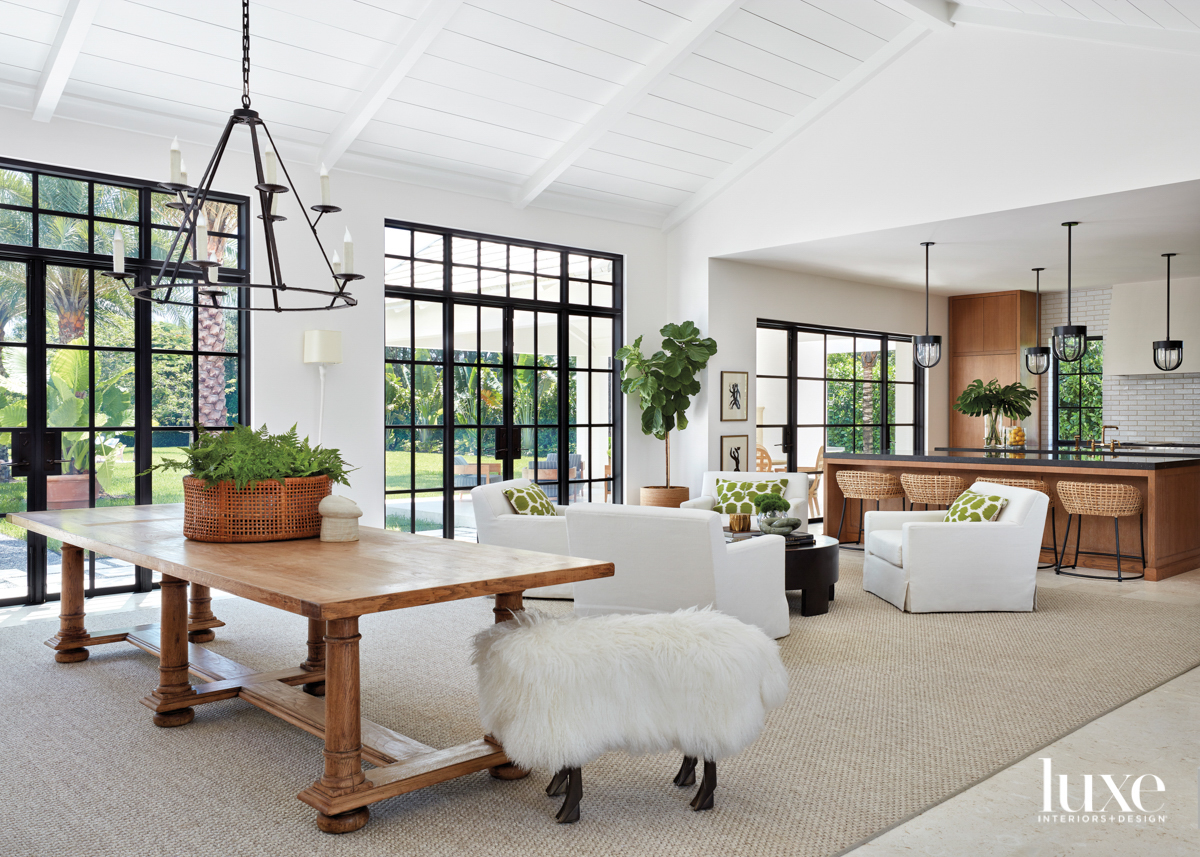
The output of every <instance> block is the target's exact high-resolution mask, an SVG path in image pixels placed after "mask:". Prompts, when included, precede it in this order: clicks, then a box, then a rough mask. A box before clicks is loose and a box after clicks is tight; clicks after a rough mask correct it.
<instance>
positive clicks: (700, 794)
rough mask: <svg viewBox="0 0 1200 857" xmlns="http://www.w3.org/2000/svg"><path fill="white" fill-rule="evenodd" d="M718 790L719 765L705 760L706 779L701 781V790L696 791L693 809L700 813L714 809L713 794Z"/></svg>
mask: <svg viewBox="0 0 1200 857" xmlns="http://www.w3.org/2000/svg"><path fill="white" fill-rule="evenodd" d="M716 790H717V763H716V762H710V761H709V760H708V759H705V760H704V779H702V780H701V781H700V788H699V789H698V790H697V791H696V796H695V797H694V798H692V809H694V810H696V811H697V812H699V811H700V810H702V809H712V808H713V793H714V792H715V791H716Z"/></svg>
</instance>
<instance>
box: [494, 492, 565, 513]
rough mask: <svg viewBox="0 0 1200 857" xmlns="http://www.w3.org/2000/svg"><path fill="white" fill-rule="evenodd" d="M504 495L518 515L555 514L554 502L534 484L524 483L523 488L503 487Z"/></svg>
mask: <svg viewBox="0 0 1200 857" xmlns="http://www.w3.org/2000/svg"><path fill="white" fill-rule="evenodd" d="M504 496H505V497H507V498H508V502H509V503H511V504H512V507H513V511H514V512H516V513H517V514H518V515H556V514H558V513H557V512H555V511H554V504H553V503H551V502H550V498H549V497H547V496H546V492H545V491H543V490H542V489H541V488H539V487H538V486H536V485H526V486H525V487H524V488H505V489H504Z"/></svg>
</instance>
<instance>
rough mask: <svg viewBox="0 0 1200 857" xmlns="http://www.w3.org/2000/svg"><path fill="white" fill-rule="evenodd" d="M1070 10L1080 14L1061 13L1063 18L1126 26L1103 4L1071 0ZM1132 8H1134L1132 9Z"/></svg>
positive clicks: (1088, 0)
mask: <svg viewBox="0 0 1200 857" xmlns="http://www.w3.org/2000/svg"><path fill="white" fill-rule="evenodd" d="M1069 8H1070V9H1071V10H1072V11H1073V12H1076V13H1078V14H1066V13H1059V14H1060V17H1063V18H1086V19H1087V20H1089V21H1102V22H1104V23H1106V24H1125V23H1128V22H1126V21H1122V20H1121V19H1120V18H1118V17H1117V16H1116V15H1114V14H1113V13H1112V12H1111V11H1110V10H1109V9H1108V8H1107V7H1106V6H1105V4H1103V3H1097V2H1096V0H1071V2H1070V4H1069ZM1131 8H1132V7H1131ZM1146 23H1147V24H1150V25H1151V26H1154V22H1153V21H1150V20H1149V19H1147V20H1146Z"/></svg>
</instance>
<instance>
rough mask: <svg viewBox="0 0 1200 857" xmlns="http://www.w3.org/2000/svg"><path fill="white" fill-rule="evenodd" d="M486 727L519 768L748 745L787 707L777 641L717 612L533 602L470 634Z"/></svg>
mask: <svg viewBox="0 0 1200 857" xmlns="http://www.w3.org/2000/svg"><path fill="white" fill-rule="evenodd" d="M474 663H475V666H476V670H477V672H478V674H479V708H480V718H481V720H482V722H483V726H484V728H485V729H486V730H487V731H488V732H490V733H491V734H492V735H494V736H495V737H496V738H497V739H499V741H500V742H501V743H502V744H503V745H504V751H505V752H506V753H507V754H508V757H509V758H510V759H511V760H512V761H513V762H515V763H516V764H517V765H519V766H521V767H522V768H526V769H529V770H532V769H535V768H536V769H542V770H549V771H559V770H561V769H562V768H572V767H582V766H583V765H584V764H586V763H588V762H590V761H592V760H593V759H595V758H597V757H598V756H600V755H601V754H603V753H606V752H609V751H611V750H621V749H623V750H628V751H629V752H631V753H658V752H665V751H668V750H671V749H672V748H674V749H676V750H679V751H681V752H683V753H684V754H685V755H688V756H695V757H697V758H700V759H711V760H713V761H717V760H719V759H723V758H726V757H729V756H732V755H734V754H736V753H739V752H741V751H742V750H743V749H745V748H746V747H748V746H749V745H750V744H751V743H753V742H754V739H756V738H757V737H758V734H759V732H761V731H762V727H763V718H764V716H765V715H766V712H767V711H769V710H771V709H772V708H776V707H778V706H780V705H782V704H783V701H784V699H785V698H786V696H787V689H788V688H787V685H788V678H787V672H786V671H785V670H784V668H783V663H782V662H781V661H780V659H779V649H778V647H777V646H776V644H775V642H774V641H773V640H771V639H770V638H769V637H767V635H766V634H764V633H763V632H762V631H760V630H759V629H757V628H755V627H753V626H751V625H746V624H744V623H742V622H739V621H738V620H737V619H734V618H733V617H731V616H726V615H725V614H723V613H717V612H715V611H713V610H709V609H703V610H697V609H694V608H693V609H690V610H681V611H679V612H676V613H651V614H640V615H607V616H592V617H586V618H579V617H574V616H571V617H564V618H554V617H549V616H545V615H542V614H538V613H533V612H529V611H526V612H524V613H523V614H519V615H518V618H517V620H516V621H513V622H503V623H500V624H497V625H495V626H493V627H492V628H489V629H488V630H486V631H483V632H482V633H480V634H478V635H477V636H476V637H475V656H474Z"/></svg>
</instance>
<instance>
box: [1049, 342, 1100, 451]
mask: <svg viewBox="0 0 1200 857" xmlns="http://www.w3.org/2000/svg"><path fill="white" fill-rule="evenodd" d="M1103 424H1104V338H1103V337H1101V336H1089V337H1088V347H1087V352H1086V353H1085V354H1084V355H1083V357H1082V358H1080V359H1079V360H1076V361H1075V362H1074V363H1063V362H1062V361H1061V360H1059V359H1058V358H1057V357H1056V358H1054V438H1055V445H1056V446H1057V447H1064V448H1065V447H1071V448H1074V446H1075V436H1076V435H1079V442H1080V443H1082V444H1086V443H1087V442H1088V441H1089V440H1097V441H1098V440H1100V438H1101V430H1100V427H1101V426H1102V425H1103Z"/></svg>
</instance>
